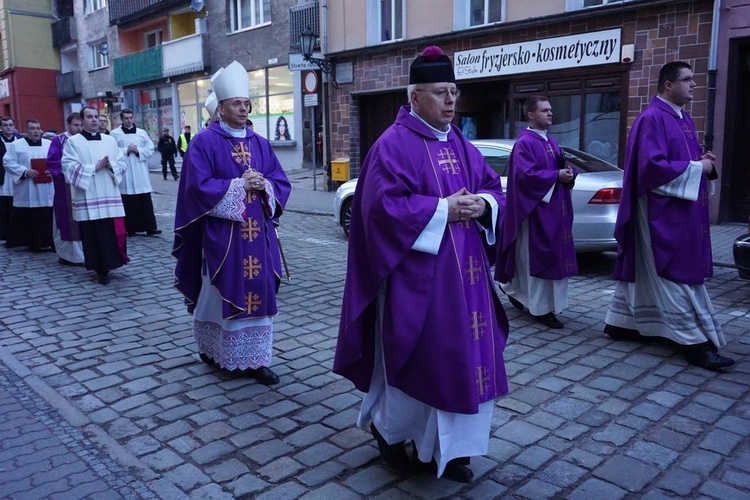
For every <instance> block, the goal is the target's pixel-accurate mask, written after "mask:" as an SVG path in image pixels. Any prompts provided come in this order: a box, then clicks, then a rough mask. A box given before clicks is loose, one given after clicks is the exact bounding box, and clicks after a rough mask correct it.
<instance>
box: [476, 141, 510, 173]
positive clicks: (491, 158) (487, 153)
mask: <svg viewBox="0 0 750 500" xmlns="http://www.w3.org/2000/svg"><path fill="white" fill-rule="evenodd" d="M477 149H478V150H479V152H480V153H482V156H484V160H485V161H486V162H487V165H489V166H490V167H491V168H492V170H494V171H495V172H497V174H498V175H499V176H501V177H505V175H506V173H507V172H506V170H508V159H509V158H510V151H506V150H504V149H498V148H488V147H482V146H477Z"/></svg>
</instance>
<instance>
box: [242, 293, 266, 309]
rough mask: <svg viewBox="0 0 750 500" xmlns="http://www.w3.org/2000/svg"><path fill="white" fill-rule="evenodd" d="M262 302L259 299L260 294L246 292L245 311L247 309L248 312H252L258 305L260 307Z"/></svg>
mask: <svg viewBox="0 0 750 500" xmlns="http://www.w3.org/2000/svg"><path fill="white" fill-rule="evenodd" d="M262 304H263V301H261V300H260V295H258V294H257V293H253V292H248V293H247V298H246V303H245V311H247V313H248V314H250V313H254V312H255V311H257V310H258V307H260V306H261V305H262Z"/></svg>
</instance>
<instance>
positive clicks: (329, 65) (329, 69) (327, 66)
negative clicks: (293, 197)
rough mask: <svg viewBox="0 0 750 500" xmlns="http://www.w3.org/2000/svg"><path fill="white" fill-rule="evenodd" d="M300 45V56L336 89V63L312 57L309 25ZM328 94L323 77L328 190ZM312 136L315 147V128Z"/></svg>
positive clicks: (313, 38)
mask: <svg viewBox="0 0 750 500" xmlns="http://www.w3.org/2000/svg"><path fill="white" fill-rule="evenodd" d="M299 38H300V45H301V46H302V58H303V59H304V60H305V61H308V62H312V63H315V64H316V65H317V66H318V68H320V70H321V71H322V72H323V73H325V74H326V75H327V74H328V73H330V74H331V81H332V82H333V88H334V89H338V88H339V85H338V83H336V63H335V62H333V60H329V59H325V58H318V57H313V56H312V54H313V49H315V42H316V41H317V39H318V35H316V34H315V33H313V30H312V29H311V28H310V26H307V27H306V28H305V29H303V30H302V31H301V32H300V34H299ZM328 99H329V96H328V78H323V123H324V125H325V146H326V147H325V152H326V157H327V159H326V162H325V170H326V173H327V175H328V179H327V180H326V186H327V188H328V190H329V191H330V190H331V189H332V188H333V183H332V181H331V129H330V123H331V117H330V115H329V109H328V107H329V102H328ZM312 137H313V145H312V146H313V148H314V147H315V130H313V131H312Z"/></svg>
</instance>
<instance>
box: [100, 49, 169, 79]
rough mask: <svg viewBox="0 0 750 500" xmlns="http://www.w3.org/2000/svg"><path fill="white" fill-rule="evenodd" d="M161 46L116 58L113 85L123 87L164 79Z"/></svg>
mask: <svg viewBox="0 0 750 500" xmlns="http://www.w3.org/2000/svg"><path fill="white" fill-rule="evenodd" d="M162 54H163V51H162V48H161V46H158V47H152V48H150V49H146V50H142V51H140V52H135V53H133V54H128V55H127V56H123V57H118V58H116V59H115V60H114V61H113V63H114V70H115V85H117V86H120V87H122V86H125V85H133V84H136V83H140V82H148V81H151V80H158V79H160V78H164V71H163V70H162V59H163V57H162Z"/></svg>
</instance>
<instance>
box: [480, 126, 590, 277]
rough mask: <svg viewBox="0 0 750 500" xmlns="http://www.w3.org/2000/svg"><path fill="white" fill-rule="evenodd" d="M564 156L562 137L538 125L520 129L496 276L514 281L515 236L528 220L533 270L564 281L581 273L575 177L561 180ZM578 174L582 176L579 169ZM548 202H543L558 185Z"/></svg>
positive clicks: (533, 273)
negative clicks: (538, 129)
mask: <svg viewBox="0 0 750 500" xmlns="http://www.w3.org/2000/svg"><path fill="white" fill-rule="evenodd" d="M562 168H565V158H564V156H563V152H562V149H560V146H559V144H558V143H557V141H556V140H555V139H554V138H553V137H551V136H550V135H549V134H548V135H547V140H546V141H545V140H544V138H543V137H542V136H541V135H539V134H538V133H537V132H534V131H533V130H528V129H526V130H521V132H520V133H519V137H518V140H517V141H516V143H515V145H514V146H513V151H512V153H511V155H510V160H509V161H508V185H507V189H506V196H507V198H508V204H507V207H506V212H505V216H504V217H503V220H502V222H501V224H500V237H499V238H498V245H497V251H498V259H497V263H496V266H495V278H496V279H497V280H498V281H500V282H502V283H507V282H509V281H510V280H511V279H512V278H513V276H514V274H515V262H516V256H515V250H516V239H517V237H518V232H519V230H520V229H521V225H522V224H523V222H524V221H526V220H528V227H529V271H530V274H531V276H534V277H536V278H542V279H548V280H559V279H563V278H567V277H569V276H573V275H575V274H576V273H577V272H578V265H577V263H576V254H575V247H574V245H573V232H572V228H573V205H572V202H571V197H570V190H571V189H573V186H574V184H575V177H574V180H573V181H572V182H568V183H560V182H558V174H559V171H560V169H562ZM573 171H574V174H575V175H577V173H576V172H575V169H573ZM553 186H554V190H553V191H552V196H551V198H550V199H549V203H546V202H544V201H543V199H544V198H545V196H546V195H547V193H548V192H549V191H550V189H553Z"/></svg>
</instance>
